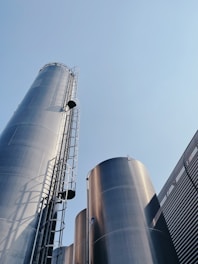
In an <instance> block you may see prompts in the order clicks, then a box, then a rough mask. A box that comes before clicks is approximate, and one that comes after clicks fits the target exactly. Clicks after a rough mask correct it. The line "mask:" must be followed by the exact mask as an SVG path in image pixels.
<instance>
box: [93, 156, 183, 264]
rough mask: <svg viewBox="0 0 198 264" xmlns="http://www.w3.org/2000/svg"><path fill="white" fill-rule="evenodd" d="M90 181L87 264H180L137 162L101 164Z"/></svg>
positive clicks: (145, 177)
mask: <svg viewBox="0 0 198 264" xmlns="http://www.w3.org/2000/svg"><path fill="white" fill-rule="evenodd" d="M88 181H89V201H88V214H89V216H88V217H89V238H90V240H89V263H91V264H101V263H103V264H121V263H140V264H142V263H145V264H167V263H169V264H170V263H172V264H176V263H178V261H177V256H176V254H175V250H174V248H173V246H172V243H171V240H170V236H169V233H168V230H167V227H166V224H165V221H164V218H163V215H162V214H161V211H160V206H159V202H158V200H157V197H156V194H155V191H154V189H153V186H152V184H151V182H150V179H149V177H148V173H147V171H146V169H145V167H144V165H143V164H142V163H141V162H139V161H137V160H134V159H131V158H114V159H110V160H107V161H104V162H102V163H101V164H99V165H98V166H96V167H95V168H94V169H93V170H92V171H91V172H90V175H89V180H88Z"/></svg>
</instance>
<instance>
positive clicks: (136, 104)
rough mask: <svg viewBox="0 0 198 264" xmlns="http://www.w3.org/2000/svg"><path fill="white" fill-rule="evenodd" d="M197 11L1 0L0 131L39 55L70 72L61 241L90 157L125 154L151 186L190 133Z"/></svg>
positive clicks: (135, 3) (196, 90) (127, 1)
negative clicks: (74, 173)
mask: <svg viewBox="0 0 198 264" xmlns="http://www.w3.org/2000/svg"><path fill="white" fill-rule="evenodd" d="M197 14H198V1H197V0H188V1H186V0H166V1H162V0H149V1H148V0H122V1H118V0H117V1H116V0H114V1H113V0H100V1H95V0H84V1H80V0H72V1H67V0H56V1H54V0H53V1H52V0H42V1H41V0H34V1H31V0H29V1H27V0H1V1H0V39H1V41H0V58H1V63H0V131H2V130H3V128H4V127H5V125H6V123H7V122H8V120H9V119H10V117H11V115H12V114H13V112H14V110H15V109H16V108H17V106H18V104H19V103H20V101H21V100H22V98H23V97H24V95H25V93H26V92H27V90H28V89H29V87H30V85H31V84H32V82H33V80H34V79H35V77H36V75H37V73H38V71H39V69H40V68H41V67H42V66H43V65H44V64H46V63H48V62H53V61H57V62H63V63H65V64H66V65H68V66H69V67H71V68H72V67H74V66H76V67H77V68H78V71H79V82H78V98H79V100H80V108H81V122H80V142H79V165H78V179H77V196H76V199H75V200H72V201H69V202H68V209H67V213H66V217H67V218H66V226H67V227H66V231H67V232H66V234H65V238H64V242H65V243H66V244H70V243H72V242H73V229H74V227H73V222H74V218H75V216H76V215H77V214H78V212H79V211H81V210H82V209H84V208H85V207H86V180H85V179H86V176H87V174H88V172H89V171H90V170H91V169H92V168H93V167H94V166H95V165H96V164H98V163H99V162H101V161H103V160H105V159H108V158H112V157H117V156H127V155H129V156H131V157H134V158H136V159H138V160H140V161H142V162H143V163H144V164H145V166H146V167H147V169H148V171H149V174H150V177H151V179H152V182H153V184H154V187H155V190H156V192H159V191H160V189H161V187H162V186H163V184H164V183H165V181H166V179H167V178H168V176H169V174H170V173H171V171H172V170H173V168H174V166H175V165H176V163H177V161H178V159H179V157H180V156H181V154H182V153H183V151H184V149H185V148H186V146H187V144H188V143H189V141H190V139H191V138H192V136H193V135H194V133H195V132H196V130H197V125H198V121H197V113H198V15H197Z"/></svg>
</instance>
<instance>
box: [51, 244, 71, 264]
mask: <svg viewBox="0 0 198 264" xmlns="http://www.w3.org/2000/svg"><path fill="white" fill-rule="evenodd" d="M73 248H74V247H73V244H71V245H70V246H67V247H60V248H56V249H55V250H54V252H53V258H52V264H73V263H74V262H73Z"/></svg>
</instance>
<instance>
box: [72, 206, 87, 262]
mask: <svg viewBox="0 0 198 264" xmlns="http://www.w3.org/2000/svg"><path fill="white" fill-rule="evenodd" d="M86 251H87V210H86V209H84V210H82V211H81V212H80V213H79V214H78V215H77V217H76V223H75V240H74V263H78V264H86V263H87V261H86V253H87V252H86Z"/></svg>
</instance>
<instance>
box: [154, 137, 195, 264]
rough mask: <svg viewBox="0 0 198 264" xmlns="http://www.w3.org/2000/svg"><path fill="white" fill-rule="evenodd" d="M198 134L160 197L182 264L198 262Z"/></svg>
mask: <svg viewBox="0 0 198 264" xmlns="http://www.w3.org/2000/svg"><path fill="white" fill-rule="evenodd" d="M197 142H198V132H197V133H196V134H195V136H194V137H193V139H192V141H191V142H190V144H189V145H188V147H187V149H186V150H185V152H184V154H183V155H182V157H181V159H180V160H179V162H178V164H177V165H176V167H175V169H174V170H173V172H172V173H171V175H170V177H169V179H168V181H167V183H166V184H165V186H164V187H163V188H162V190H161V192H160V194H159V200H160V203H161V206H162V210H163V213H164V216H165V219H166V222H167V225H168V228H169V231H170V234H171V237H172V240H173V243H174V246H175V249H176V252H177V254H178V257H179V261H180V263H181V264H195V263H198V206H197V204H198V189H197V188H198V143H197Z"/></svg>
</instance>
